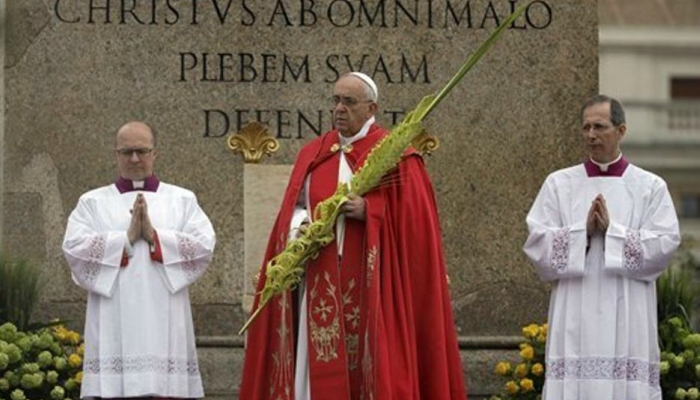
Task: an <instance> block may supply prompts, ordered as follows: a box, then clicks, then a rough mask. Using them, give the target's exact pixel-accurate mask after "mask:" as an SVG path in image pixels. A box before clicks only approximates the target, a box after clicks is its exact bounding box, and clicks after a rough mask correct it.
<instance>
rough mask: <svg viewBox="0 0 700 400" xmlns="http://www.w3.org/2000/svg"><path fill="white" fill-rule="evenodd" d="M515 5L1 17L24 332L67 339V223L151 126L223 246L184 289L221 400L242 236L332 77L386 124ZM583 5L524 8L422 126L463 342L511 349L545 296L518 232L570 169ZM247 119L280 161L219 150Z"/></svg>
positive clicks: (269, 212) (156, 4) (61, 2)
mask: <svg viewBox="0 0 700 400" xmlns="http://www.w3.org/2000/svg"><path fill="white" fill-rule="evenodd" d="M522 3H524V1H523V0H491V1H487V0H433V1H422V0H386V1H385V0H358V1H350V0H317V1H310V0H294V1H291V0H280V1H265V2H260V1H258V2H253V1H243V0H239V1H225V0H199V1H195V0H183V1H165V0H155V1H152V2H151V1H130V0H111V1H110V0H103V1H90V2H88V1H83V0H26V1H21V2H20V1H13V2H7V3H6V4H5V7H6V14H5V18H4V29H5V33H6V40H5V48H4V73H3V84H4V92H3V98H4V136H3V135H0V139H1V140H2V160H3V164H2V165H3V167H2V177H1V178H0V184H1V185H2V188H1V189H2V190H1V192H0V193H2V201H3V209H2V235H1V237H2V246H3V248H4V249H5V250H6V251H9V252H11V253H13V254H26V255H27V256H29V257H31V258H33V259H36V260H37V261H38V262H40V263H41V265H42V266H43V268H44V270H45V271H46V274H47V275H48V276H51V279H50V281H49V284H48V285H47V288H46V290H45V292H44V294H43V296H42V306H41V307H40V311H39V315H38V316H39V317H40V318H48V317H62V318H69V317H70V318H74V324H75V326H74V327H75V328H78V329H80V327H81V323H82V322H81V321H82V319H81V318H82V317H81V315H82V313H83V312H84V301H85V294H84V293H83V292H82V291H81V290H80V289H78V288H77V287H76V286H75V285H74V284H73V283H72V282H71V279H70V275H69V272H68V268H67V267H66V265H65V261H64V260H63V257H62V255H61V251H60V243H61V240H62V236H63V230H64V228H65V223H66V219H67V216H68V214H69V213H70V212H71V210H72V209H73V207H74V206H75V204H76V202H77V199H78V197H79V196H80V195H81V194H82V193H83V192H85V191H87V190H90V189H93V188H96V187H99V186H102V185H105V184H109V183H110V182H113V181H114V180H115V178H116V167H115V158H114V153H113V152H112V150H113V141H114V134H115V131H116V130H117V129H118V128H119V127H120V126H121V125H122V124H123V123H124V122H126V121H129V120H133V119H141V120H145V121H147V122H149V123H150V124H152V125H153V126H155V127H156V128H157V129H158V130H159V132H160V136H159V142H158V149H159V158H158V160H157V161H156V171H157V173H158V175H159V177H160V178H161V179H162V180H164V181H166V182H171V183H174V184H177V185H180V186H184V187H186V188H188V189H191V190H193V191H194V192H195V193H196V194H197V195H198V198H199V201H200V204H201V206H202V208H203V209H204V210H205V212H206V213H207V214H208V215H209V216H210V218H211V220H212V222H213V224H214V227H215V229H216V232H217V248H216V251H215V255H214V260H213V264H212V266H211V268H210V269H209V271H208V272H207V273H206V275H205V276H204V277H203V278H202V279H201V280H200V281H199V282H197V283H196V284H195V285H194V286H193V287H192V288H191V291H190V293H191V297H192V301H193V307H194V310H195V323H196V325H197V328H196V329H197V333H198V335H199V336H200V337H201V338H202V340H203V341H204V342H205V343H207V345H206V346H204V347H202V349H201V351H202V358H203V361H202V363H203V366H206V368H207V369H206V370H207V371H212V372H211V373H209V372H207V375H206V376H207V379H210V378H211V380H208V381H207V388H209V387H211V388H212V393H216V396H219V393H221V395H220V396H221V397H222V398H224V397H226V396H230V395H231V393H232V392H231V390H232V388H233V387H236V386H237V383H235V384H234V382H233V381H234V380H236V379H238V375H237V374H238V373H239V371H238V369H239V365H240V354H239V353H240V347H235V346H234V347H231V346H232V345H231V346H230V345H229V344H227V343H229V342H226V341H223V342H221V341H217V340H214V339H211V338H218V337H224V338H225V339H226V340H228V341H231V340H234V339H235V338H236V336H235V332H237V331H238V329H239V328H240V327H241V326H242V323H243V321H244V318H245V316H244V312H243V305H244V304H245V303H246V300H245V299H246V298H245V293H246V292H248V293H250V290H247V291H246V284H248V283H249V281H250V276H249V275H250V274H247V273H246V269H245V265H257V264H259V261H258V262H256V260H255V259H256V258H259V257H260V255H259V254H260V251H261V249H262V247H264V244H263V243H262V242H260V239H255V241H251V237H255V238H263V241H266V240H267V232H266V229H267V226H269V225H267V224H269V219H268V220H267V222H265V221H264V220H265V219H266V218H274V217H273V214H274V213H275V212H276V208H277V205H278V202H279V201H280V200H281V197H279V196H280V195H279V192H272V191H271V190H270V189H269V188H276V189H279V190H282V186H281V185H282V182H283V181H284V179H285V178H284V175H285V173H286V169H288V168H289V167H288V166H289V165H291V164H293V162H294V159H295V157H296V154H297V152H298V151H299V149H300V148H301V147H302V146H303V145H304V144H305V143H307V142H308V141H309V140H311V139H312V138H314V137H316V136H317V135H318V134H320V133H322V132H323V131H326V130H328V129H329V128H330V116H331V114H330V108H331V103H330V100H329V97H330V94H331V91H332V87H333V83H334V82H335V80H336V79H337V78H338V76H340V75H341V74H343V73H345V72H348V71H350V70H360V71H363V72H365V73H367V74H369V75H370V76H373V78H374V79H375V81H376V82H377V84H378V86H379V104H380V112H379V114H378V117H379V122H380V123H382V124H384V125H386V126H391V125H393V124H394V123H396V121H398V120H400V119H401V118H402V117H403V115H405V113H406V112H407V111H409V110H410V109H412V108H413V107H414V106H415V105H416V104H417V102H418V101H419V100H420V98H422V97H423V96H424V95H427V94H430V93H435V92H436V91H437V90H439V89H440V88H441V87H442V85H443V84H444V83H445V82H446V81H447V80H448V79H449V78H450V77H451V76H452V75H453V74H454V72H455V71H456V70H457V69H458V68H459V66H460V65H461V64H462V62H463V61H464V60H465V59H466V58H467V56H468V54H469V53H470V52H471V51H473V50H474V49H475V48H476V47H477V46H478V45H479V44H480V43H481V42H482V41H483V40H484V39H485V38H486V37H487V36H488V34H489V33H490V32H492V31H493V30H494V28H495V27H496V26H497V25H498V24H499V23H500V22H501V21H503V20H504V19H505V18H506V16H507V15H508V14H509V13H510V11H511V10H512V8H513V7H514V6H517V5H519V4H522ZM596 6H597V2H596V1H593V0H583V1H582V0H557V1H554V0H538V1H533V2H532V3H531V4H530V6H529V7H528V10H527V12H526V13H525V14H524V15H523V16H522V17H521V18H519V19H518V20H517V21H516V22H515V23H514V24H513V25H512V26H510V27H509V29H508V30H507V31H506V32H505V34H504V35H503V37H502V39H501V40H500V42H499V43H497V45H496V46H495V47H494V48H493V49H492V51H491V52H490V53H489V54H488V55H487V56H486V57H485V58H484V59H483V60H482V61H481V62H480V64H478V65H477V66H476V68H474V70H473V71H471V72H470V73H469V75H468V76H467V77H466V78H465V79H464V80H463V81H462V82H461V83H460V85H459V86H458V87H457V88H456V89H455V90H454V91H453V93H452V94H451V95H450V97H449V98H447V99H446V100H445V101H444V102H443V103H442V104H441V105H440V107H439V108H438V109H437V110H436V111H435V112H434V113H433V114H432V115H431V116H430V118H429V119H428V120H427V121H426V129H427V130H428V131H429V132H430V133H431V134H434V135H436V136H437V137H438V138H439V140H440V143H441V147H440V149H438V150H437V151H436V152H435V154H434V155H433V156H431V157H427V161H426V163H427V167H428V171H429V173H430V175H431V176H432V179H433V184H434V186H435V193H436V196H437V202H438V207H439V211H440V215H441V225H442V230H443V237H444V243H445V252H446V259H447V263H448V269H449V274H450V278H451V282H452V284H451V292H452V296H453V307H454V311H455V316H456V324H457V330H458V333H459V335H460V336H462V337H463V340H466V341H469V340H472V339H474V338H477V339H478V338H484V337H486V338H488V337H493V336H502V335H511V334H517V333H518V332H519V330H520V326H521V325H523V324H526V323H529V322H531V321H542V320H543V319H544V318H545V316H546V307H547V302H548V300H547V299H548V287H547V286H546V285H543V284H541V283H540V282H539V281H538V280H537V278H536V276H535V274H534V272H533V269H532V268H531V266H530V265H529V264H528V263H527V261H526V259H525V257H524V255H523V254H522V252H521V250H520V248H521V246H522V243H523V242H524V240H525V234H526V228H525V222H524V219H525V215H526V213H527V210H528V209H529V207H530V204H531V203H532V201H533V199H534V197H535V195H536V193H537V191H538V189H539V187H540V185H541V183H542V181H543V180H544V178H545V176H546V175H547V174H548V173H549V172H550V171H553V170H555V169H557V168H560V167H563V166H565V165H569V164H572V163H573V162H576V161H578V160H579V159H580V154H581V152H580V149H579V145H578V140H579V138H578V135H577V133H576V132H577V131H578V129H577V126H578V115H577V114H578V107H579V104H580V103H581V102H582V101H583V99H585V98H587V97H588V96H589V95H592V94H593V93H595V92H596V91H597V70H598V64H597V15H596ZM256 120H257V121H260V122H261V123H263V124H265V125H266V126H267V127H268V129H269V130H270V132H272V134H273V135H274V136H275V137H276V138H277V139H278V140H279V142H280V149H279V151H278V152H277V153H276V154H275V155H274V156H272V157H270V158H269V159H267V160H266V161H264V164H262V165H261V166H259V167H251V166H249V165H245V164H244V162H243V160H242V159H241V158H240V157H238V156H234V155H232V153H231V152H230V151H229V149H228V148H227V146H226V138H227V136H228V135H230V134H233V133H235V132H237V131H238V130H239V129H240V128H241V127H243V126H244V125H245V124H246V123H248V122H251V121H256ZM268 185H269V186H268ZM263 195H264V196H265V199H264V200H262V199H263V198H262V197H261V196H263ZM258 200H260V201H258ZM261 246H262V247H261ZM210 339H211V340H210ZM235 340H238V339H235ZM212 343H213V344H212ZM236 343H238V342H236ZM217 346H220V347H221V348H222V349H225V351H224V352H223V353H221V354H231V357H230V358H225V359H220V358H219V357H224V356H223V355H219V353H217V350H215V349H217V348H218V347H217ZM465 351H466V350H465ZM482 351H485V352H487V353H488V351H491V350H489V349H483V350H481V349H472V350H469V353H465V354H468V356H467V361H468V362H469V363H473V361H471V360H473V359H474V358H472V355H474V357H476V355H478V354H486V353H482ZM499 351H501V350H499ZM225 357H229V356H228V355H226V356H225ZM479 357H480V356H479ZM489 357H490V356H489ZM486 359H488V357H486V358H484V360H486ZM222 363H223V364H225V365H226V368H221V369H219V370H217V368H216V367H215V366H216V365H219V364H222ZM469 363H468V364H467V376H470V377H474V378H470V379H474V380H473V386H472V387H470V391H471V392H472V393H482V392H484V390H486V389H484V388H487V387H489V386H488V385H486V384H485V383H482V382H485V380H484V381H481V380H476V378H475V377H476V376H481V375H483V376H487V373H486V372H483V373H481V372H478V371H482V368H483V370H484V371H486V370H490V369H491V366H488V368H487V364H489V363H490V361H488V362H486V361H484V362H483V363H481V364H479V363H477V364H474V365H472V364H469ZM215 374H221V375H220V377H219V378H217V379H223V380H228V381H226V382H224V381H217V382H218V383H213V382H214V381H215V379H214V378H213V376H214V375H215ZM480 374H481V375H480ZM484 374H486V375H484ZM222 382H224V383H225V384H223V383H222ZM222 384H223V386H221V385H222ZM227 385H228V386H227ZM483 385H486V386H483ZM215 388H216V389H215Z"/></svg>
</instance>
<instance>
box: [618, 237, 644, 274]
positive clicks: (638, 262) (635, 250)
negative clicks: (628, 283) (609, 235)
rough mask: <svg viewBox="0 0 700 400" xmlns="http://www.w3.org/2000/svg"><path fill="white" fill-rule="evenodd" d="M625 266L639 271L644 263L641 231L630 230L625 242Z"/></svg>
mask: <svg viewBox="0 0 700 400" xmlns="http://www.w3.org/2000/svg"><path fill="white" fill-rule="evenodd" d="M623 253H624V255H625V258H624V266H625V268H626V269H628V270H631V271H639V270H640V269H642V266H643V264H644V258H643V257H642V238H641V235H640V234H639V231H636V230H628V231H627V236H626V237H625V242H624V244H623Z"/></svg>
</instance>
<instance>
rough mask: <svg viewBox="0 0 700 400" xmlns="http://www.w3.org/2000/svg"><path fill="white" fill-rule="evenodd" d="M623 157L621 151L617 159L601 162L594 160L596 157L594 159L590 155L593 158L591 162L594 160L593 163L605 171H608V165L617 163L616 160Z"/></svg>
mask: <svg viewBox="0 0 700 400" xmlns="http://www.w3.org/2000/svg"><path fill="white" fill-rule="evenodd" d="M621 158H622V152H620V155H618V156H617V158H616V159H614V160H612V161H610V162H609V163H599V162H597V161H596V160H594V159H592V158H590V157H589V159H590V160H591V162H592V163H593V164H595V165H597V166H598V168H600V170H601V171H603V172H608V167H610V166H611V165H613V164H615V163H616V162H618V161H620V159H621Z"/></svg>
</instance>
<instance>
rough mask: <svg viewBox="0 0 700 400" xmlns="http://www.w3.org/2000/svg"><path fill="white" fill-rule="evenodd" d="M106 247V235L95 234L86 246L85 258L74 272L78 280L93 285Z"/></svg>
mask: <svg viewBox="0 0 700 400" xmlns="http://www.w3.org/2000/svg"><path fill="white" fill-rule="evenodd" d="M106 248H107V235H99V236H95V237H94V238H92V239H91V240H90V244H88V246H87V257H86V260H85V261H84V262H82V263H80V266H79V267H78V268H76V269H75V271H74V274H75V276H76V279H78V282H82V283H83V284H85V285H87V286H88V287H93V286H95V282H97V277H98V276H99V275H100V264H101V263H102V259H103V258H104V256H105V250H106Z"/></svg>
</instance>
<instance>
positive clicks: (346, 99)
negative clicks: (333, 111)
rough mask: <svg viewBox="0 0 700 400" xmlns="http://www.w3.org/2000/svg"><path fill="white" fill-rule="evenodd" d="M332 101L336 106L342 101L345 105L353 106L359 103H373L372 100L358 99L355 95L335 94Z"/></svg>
mask: <svg viewBox="0 0 700 400" xmlns="http://www.w3.org/2000/svg"><path fill="white" fill-rule="evenodd" d="M331 103H332V104H333V106H334V107H335V106H337V105H338V104H340V103H342V104H343V105H344V106H345V107H353V106H356V105H357V104H359V103H372V100H357V99H356V98H354V97H348V96H333V97H331Z"/></svg>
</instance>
